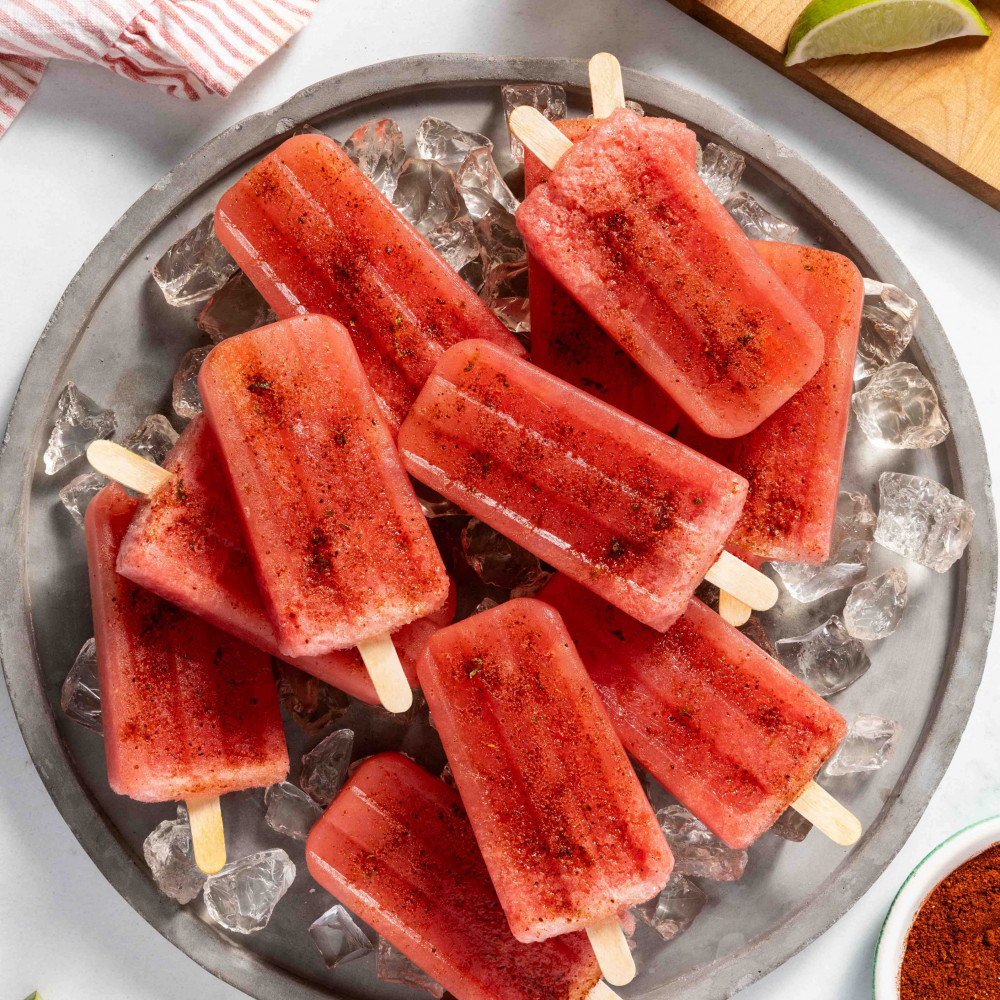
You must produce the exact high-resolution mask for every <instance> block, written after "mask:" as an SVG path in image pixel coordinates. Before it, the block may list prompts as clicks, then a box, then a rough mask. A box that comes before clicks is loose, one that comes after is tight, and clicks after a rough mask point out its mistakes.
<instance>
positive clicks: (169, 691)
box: [85, 484, 288, 802]
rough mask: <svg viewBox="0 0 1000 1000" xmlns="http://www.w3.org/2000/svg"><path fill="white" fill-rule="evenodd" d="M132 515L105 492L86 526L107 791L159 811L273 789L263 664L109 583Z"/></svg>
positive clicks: (281, 755)
mask: <svg viewBox="0 0 1000 1000" xmlns="http://www.w3.org/2000/svg"><path fill="white" fill-rule="evenodd" d="M137 503H138V501H136V500H135V499H133V498H132V497H130V496H129V495H128V494H127V493H126V492H125V490H124V489H122V487H120V486H118V485H117V484H111V485H110V486H107V487H105V489H104V490H103V491H102V492H101V493H100V494H99V495H98V496H97V497H96V498H95V499H94V500H93V501H92V502H91V504H90V506H89V507H88V509H87V515H86V519H85V526H86V529H87V555H88V564H89V566H90V580H91V600H92V602H93V606H94V628H95V637H96V640H97V656H98V670H99V674H100V683H101V689H102V691H105V692H107V695H106V696H105V697H104V698H103V699H102V711H103V715H104V734H105V747H106V753H107V762H108V779H109V782H110V784H111V788H112V789H113V790H114V791H115V792H118V793H119V794H122V795H128V796H130V797H131V798H134V799H139V800H140V801H143V802H162V801H169V800H177V799H187V798H197V797H200V796H217V795H222V794H225V793H226V792H229V791H236V790H238V789H243V788H251V787H255V786H258V785H270V784H274V783H275V782H277V781H282V780H283V779H284V777H285V775H286V773H287V771H288V753H287V750H286V748H285V738H284V732H283V731H282V728H281V720H280V715H279V712H278V701H277V696H276V694H275V689H274V681H273V677H272V675H271V662H270V658H269V657H268V656H267V655H266V654H265V653H262V652H260V651H258V650H256V649H254V648H252V647H251V646H248V645H246V644H245V643H242V642H240V641H238V640H237V639H234V638H232V637H231V636H228V635H226V634H225V633H223V632H220V631H219V630H218V629H216V628H213V627H212V626H211V625H209V624H208V623H207V622H204V621H202V620H201V619H199V618H196V617H194V616H193V615H189V614H187V613H186V612H185V611H182V610H181V609H180V608H178V607H175V606H174V605H172V604H168V603H167V602H166V601H163V600H161V599H160V598H158V597H156V596H154V595H153V594H151V593H149V592H148V591H145V590H143V589H142V588H140V587H137V586H136V585H135V584H133V583H131V582H130V581H128V580H126V579H125V578H124V577H122V576H119V575H118V574H117V573H116V572H115V560H116V557H117V555H118V549H119V545H120V544H121V540H122V538H123V537H124V535H125V532H126V530H127V528H128V526H129V523H130V522H131V520H132V516H133V514H134V513H135V509H136V506H137Z"/></svg>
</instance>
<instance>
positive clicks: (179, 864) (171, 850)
mask: <svg viewBox="0 0 1000 1000" xmlns="http://www.w3.org/2000/svg"><path fill="white" fill-rule="evenodd" d="M182 810H183V811H182ZM177 812H178V817H177V819H168V820H164V821H163V822H162V823H160V825H159V826H157V827H156V829H155V830H153V832H152V833H150V834H149V836H148V837H147V838H146V839H145V840H144V841H143V842H142V856H143V857H144V858H145V859H146V864H147V865H149V870H150V872H151V873H152V875H153V881H154V882H155V883H156V886H157V888H158V889H159V890H160V892H162V893H163V894H164V895H165V896H169V897H170V898H171V899H175V900H177V902H178V903H190V902H191V900H192V899H194V898H195V896H197V895H198V893H199V892H201V890H202V887H203V886H204V884H205V875H204V873H203V872H202V871H201V870H200V869H199V868H198V865H197V864H195V860H194V850H193V848H192V846H191V827H190V826H189V825H188V818H187V810H186V809H184V807H183V806H181V807H180V808H179V809H178V810H177Z"/></svg>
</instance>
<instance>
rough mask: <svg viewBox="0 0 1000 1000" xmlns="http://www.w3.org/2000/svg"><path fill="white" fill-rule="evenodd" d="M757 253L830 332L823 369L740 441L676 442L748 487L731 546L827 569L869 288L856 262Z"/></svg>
mask: <svg viewBox="0 0 1000 1000" xmlns="http://www.w3.org/2000/svg"><path fill="white" fill-rule="evenodd" d="M754 246H755V248H756V250H757V253H759V254H760V256H761V257H762V258H763V259H764V260H765V261H767V263H768V264H769V265H770V267H771V268H772V270H773V271H774V273H775V274H777V275H778V277H779V278H780V279H781V282H782V284H784V286H785V287H786V288H787V289H788V290H789V291H790V292H791V293H792V294H793V295H795V296H796V298H798V299H799V301H801V302H802V304H803V305H804V306H805V307H806V309H807V310H808V311H809V313H810V315H811V316H812V317H813V319H814V320H815V321H816V323H817V324H818V325H819V327H820V329H821V330H822V331H823V336H824V339H825V343H826V350H825V354H824V358H823V364H822V365H821V367H820V369H819V371H818V372H817V373H816V375H815V376H814V377H813V378H812V379H811V380H810V381H809V382H808V383H807V384H806V385H805V386H804V387H803V388H802V389H801V390H800V391H799V392H798V393H796V394H795V395H794V396H793V397H792V398H791V399H790V400H789V401H788V402H787V403H786V404H785V405H784V406H782V407H781V409H779V410H777V411H776V412H775V413H774V414H772V415H771V416H770V417H768V419H767V420H765V421H764V423H763V424H761V425H760V427H758V428H756V429H755V430H753V431H751V432H750V433H749V434H746V435H744V436H743V437H739V438H730V439H727V440H720V439H718V438H711V437H709V436H707V435H706V434H703V433H702V432H701V431H699V430H698V429H697V428H696V427H694V426H692V425H691V424H689V423H686V422H685V423H684V424H683V425H682V427H681V430H680V432H679V435H678V436H679V438H680V440H681V441H683V442H684V443H685V444H689V445H690V446H691V447H692V448H694V449H695V450H696V451H700V452H701V453H702V454H704V455H707V456H708V457H709V458H713V459H715V461H717V462H719V463H720V464H722V465H724V466H725V467H726V468H727V469H732V470H733V471H734V472H737V473H739V474H740V475H741V476H743V477H744V478H745V479H746V480H747V481H748V483H749V484H750V487H749V490H748V492H747V502H746V504H745V505H744V507H743V512H742V513H741V515H740V518H739V520H738V521H737V523H736V527H735V528H734V530H733V533H732V535H731V536H730V542H731V544H733V545H734V546H739V547H740V549H742V550H744V551H745V552H748V553H751V554H752V555H754V556H756V557H758V558H760V559H776V560H778V561H781V562H806V563H821V562H823V560H824V559H826V557H827V556H828V555H829V551H830V538H831V535H832V533H833V521H834V515H835V513H836V509H837V496H838V493H839V490H840V470H841V465H842V464H843V460H844V443H845V440H846V438H847V424H848V419H849V417H850V412H851V392H852V390H853V388H854V354H855V351H856V349H857V342H858V331H859V329H860V324H861V307H862V305H863V304H864V280H863V278H862V277H861V272H860V271H859V270H858V269H857V267H855V265H854V264H853V263H852V262H851V261H850V260H848V259H847V258H846V257H843V256H841V255H840V254H838V253H831V252H830V251H829V250H818V249H815V248H814V247H804V246H796V245H793V244H789V243H755V244H754Z"/></svg>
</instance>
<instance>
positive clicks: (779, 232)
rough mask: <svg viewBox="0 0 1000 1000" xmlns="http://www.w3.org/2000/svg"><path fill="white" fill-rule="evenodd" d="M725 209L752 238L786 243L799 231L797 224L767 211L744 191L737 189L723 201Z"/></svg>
mask: <svg viewBox="0 0 1000 1000" xmlns="http://www.w3.org/2000/svg"><path fill="white" fill-rule="evenodd" d="M725 206H726V211H727V212H728V213H729V214H730V215H731V216H732V217H733V218H734V219H735V220H736V224H737V225H738V226H739V227H740V229H742V230H743V232H745V233H746V234H747V236H749V237H750V239H752V240H779V241H781V242H783V243H788V242H790V241H791V240H792V239H794V237H795V234H796V233H797V232H798V231H799V227H798V226H793V225H792V223H790V222H786V221H785V220H784V219H782V218H779V217H778V216H777V215H775V214H774V213H773V212H769V211H768V210H767V209H766V208H764V206H763V205H762V204H761V203H760V202H759V201H757V199H756V198H754V196H753V195H752V194H747V192H746V191H737V192H736V193H735V194H731V195H730V196H729V197H728V198H727V199H726V201H725Z"/></svg>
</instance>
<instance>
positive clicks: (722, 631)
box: [539, 574, 860, 848]
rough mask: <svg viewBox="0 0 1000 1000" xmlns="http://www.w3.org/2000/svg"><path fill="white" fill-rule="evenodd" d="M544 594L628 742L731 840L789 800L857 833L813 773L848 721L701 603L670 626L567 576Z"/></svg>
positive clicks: (841, 833)
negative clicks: (639, 616) (651, 623)
mask: <svg viewBox="0 0 1000 1000" xmlns="http://www.w3.org/2000/svg"><path fill="white" fill-rule="evenodd" d="M539 600H543V601H547V602H548V603H550V604H551V605H552V606H553V607H554V608H556V609H557V610H558V611H559V612H560V613H561V614H562V616H563V619H564V620H565V622H566V627H567V629H568V630H569V634H570V635H571V636H572V637H573V641H574V642H575V643H576V648H577V650H578V652H579V654H580V658H581V659H582V660H583V662H584V664H585V665H586V667H587V670H588V672H589V674H590V678H591V680H592V681H593V682H594V686H595V687H596V688H597V690H598V692H599V693H600V695H601V698H602V700H603V702H604V705H605V708H606V709H607V711H608V714H609V715H610V717H611V721H612V723H613V725H614V727H615V729H616V731H617V732H618V736H619V737H620V739H621V741H622V743H624V744H625V748H626V750H628V752H629V753H630V754H631V755H632V756H633V757H635V758H636V760H638V761H639V763H640V764H642V766H643V767H645V768H646V769H647V770H648V771H649V772H650V774H652V775H653V777H654V778H656V780H657V781H659V782H660V784H662V785H663V786H664V787H665V788H666V789H667V791H669V792H670V793H671V794H672V795H674V796H675V797H676V798H677V799H679V800H680V801H681V802H682V803H683V804H684V805H685V806H686V807H687V808H688V809H690V810H691V812H693V813H694V814H695V815H696V816H697V817H698V819H700V820H701V821H702V822H703V823H704V824H705V825H706V826H707V827H708V828H709V829H710V830H711V831H712V832H713V833H714V834H716V835H717V836H718V837H719V838H721V839H722V840H723V841H725V843H727V844H728V845H729V846H730V847H735V848H743V847H747V846H748V845H749V844H751V843H753V841H754V840H756V839H757V837H759V836H760V834H762V833H763V832H764V831H765V830H766V829H767V828H768V827H769V826H771V824H772V823H774V821H775V820H776V819H777V818H778V816H779V815H781V813H782V812H783V811H784V810H785V809H786V808H787V807H788V806H792V807H793V808H795V809H796V810H798V811H800V812H802V813H803V815H805V816H806V817H807V818H809V819H812V820H813V821H814V822H815V823H816V825H817V826H818V827H820V828H821V829H823V830H824V832H826V833H828V835H830V836H831V837H833V839H835V840H836V841H837V842H838V843H842V844H843V843H847V844H850V843H853V842H854V841H855V840H857V837H858V835H859V834H860V826H859V825H858V823H857V820H855V819H854V817H853V816H851V815H850V814H849V813H847V812H846V810H844V809H843V807H841V806H839V803H836V802H835V800H832V799H830V798H829V796H827V795H826V793H825V792H823V790H822V789H821V788H820V787H819V786H818V785H816V784H815V783H814V782H813V780H812V779H813V777H814V776H815V775H816V772H817V771H818V770H819V768H820V767H821V766H822V765H823V763H824V762H825V761H826V760H827V758H828V757H829V756H830V755H831V754H832V753H833V752H834V750H836V749H837V747H838V746H839V745H840V742H841V740H842V739H843V738H844V734H845V731H846V728H847V727H846V723H845V722H844V719H843V718H842V717H841V715H840V714H839V713H838V712H837V711H835V710H834V709H833V708H832V707H831V706H830V705H828V704H827V703H826V702H825V701H824V700H823V699H822V698H820V697H819V695H817V694H815V693H814V692H813V691H811V690H810V689H809V688H808V687H806V685H805V684H803V683H802V682H801V681H800V680H799V679H798V678H796V677H793V676H792V674H790V673H789V672H788V671H787V670H786V669H785V668H784V667H783V666H781V664H780V663H778V662H777V661H776V660H773V659H772V658H771V657H770V656H768V655H767V654H766V653H765V652H764V651H763V650H762V649H761V648H760V647H759V646H757V645H755V644H754V643H752V642H751V641H750V640H749V639H747V638H746V636H744V635H743V634H742V633H740V632H738V631H737V630H736V629H734V628H733V627H732V626H731V625H728V624H727V623H726V622H724V621H723V620H722V618H720V617H719V616H718V615H717V614H715V612H713V611H711V610H710V609H709V608H707V607H706V606H705V605H704V604H702V603H701V602H700V601H698V600H694V599H693V600H692V601H691V603H690V604H689V605H688V607H687V610H686V611H685V612H684V614H683V615H682V616H681V617H680V618H679V619H678V620H677V621H676V622H675V623H674V625H673V626H672V627H671V628H670V629H669V630H668V631H667V632H665V633H660V632H656V631H654V630H653V629H650V628H647V627H646V626H645V625H642V624H641V623H640V622H637V621H636V620H635V619H634V618H630V617H629V616H628V615H625V614H623V613H622V612H621V611H619V610H618V609H617V608H615V607H613V606H612V605H610V604H608V603H607V602H606V601H603V600H601V598H600V597H598V596H597V595H596V594H592V593H590V592H589V591H587V590H585V589H584V588H583V587H580V586H578V585H577V584H576V583H574V582H573V581H572V580H570V579H569V578H568V577H566V576H563V575H562V574H557V575H556V576H554V577H553V578H552V580H550V581H549V583H548V584H547V585H546V586H545V588H544V589H543V590H542V591H541V593H540V594H539ZM817 802H819V803H820V808H819V809H816V808H815V806H816V803H817Z"/></svg>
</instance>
